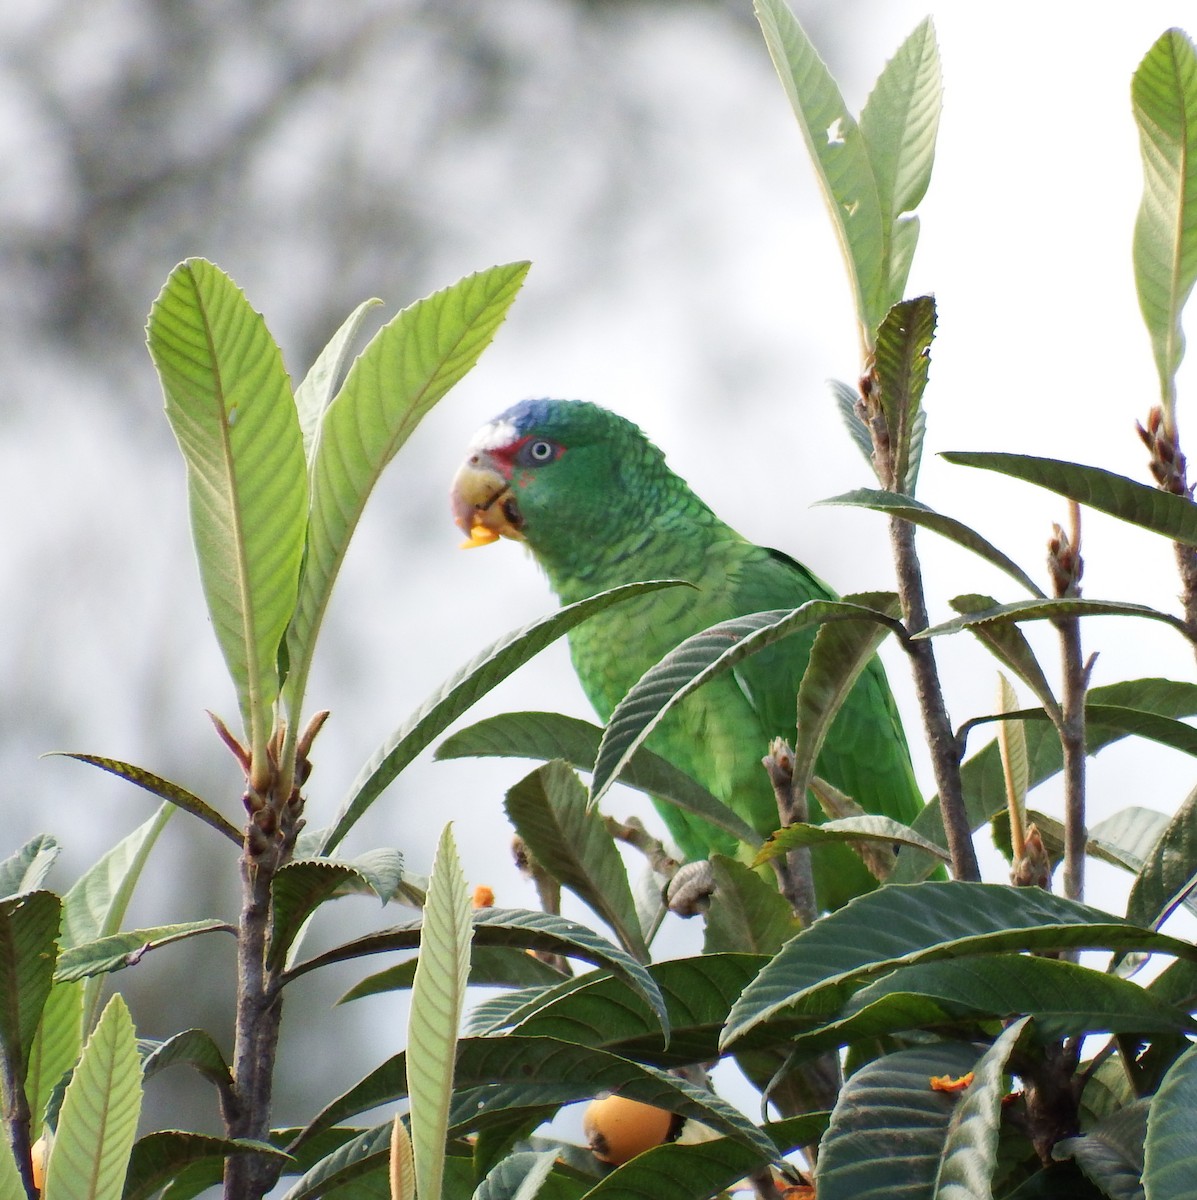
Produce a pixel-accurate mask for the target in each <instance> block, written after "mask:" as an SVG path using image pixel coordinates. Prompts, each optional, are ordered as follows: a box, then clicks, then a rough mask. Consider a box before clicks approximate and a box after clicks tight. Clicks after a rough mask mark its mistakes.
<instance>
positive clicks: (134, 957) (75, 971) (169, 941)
mask: <svg viewBox="0 0 1197 1200" xmlns="http://www.w3.org/2000/svg"><path fill="white" fill-rule="evenodd" d="M202 933H232V934H235V933H236V930H235V929H234V928H233V926H231V925H229V924H227V923H226V922H225V921H213V920H206V921H181V922H178V923H176V924H174V925H154V926H152V927H151V928H148V929H129V930H126V931H124V932H122V933H113V934H109V935H108V937H102V938H96V940H95V941H94V942H84V943H83V945H81V946H71V947H69V948H67V949H65V950H63V951H62V952H61V953H60V954H59V956H58V966H57V968H56V969H55V971H54V980H55V982H56V983H65V982H69V981H70V980H73V979H87V978H89V977H90V976H98V975H104V974H107V973H108V972H109V971H120V970H123V969H124V968H125V967H132V966H136V964H137V963H139V962H140V961H141V959H142V957H143V956H144V955H145V954H148V953H149V952H150V951H151V950H158V949H160V948H161V947H163V946H170V945H173V943H175V942H181V941H185V940H186V939H187V938H193V937H198V936H199V935H200V934H202Z"/></svg>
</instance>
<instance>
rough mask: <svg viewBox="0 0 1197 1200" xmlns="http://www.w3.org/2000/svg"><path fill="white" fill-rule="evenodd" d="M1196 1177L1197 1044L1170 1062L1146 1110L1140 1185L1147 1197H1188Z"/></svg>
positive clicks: (1162, 1199)
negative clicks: (1145, 1136)
mask: <svg viewBox="0 0 1197 1200" xmlns="http://www.w3.org/2000/svg"><path fill="white" fill-rule="evenodd" d="M1195 1178H1197V1046H1190V1047H1189V1048H1188V1050H1186V1051H1185V1052H1184V1054H1182V1055H1181V1056H1180V1058H1178V1059H1177V1060H1176V1062H1175V1063H1173V1064H1172V1068H1171V1070H1169V1072H1168V1074H1167V1075H1165V1076H1164V1082H1163V1083H1162V1084H1160V1090H1159V1091H1158V1092H1156V1094H1155V1096H1153V1097H1152V1100H1151V1106H1150V1107H1149V1108H1148V1110H1147V1140H1146V1142H1145V1143H1144V1146H1143V1187H1144V1190H1145V1191H1146V1193H1147V1196H1148V1198H1149V1200H1188V1198H1189V1197H1191V1196H1192V1194H1193V1180H1194V1179H1195Z"/></svg>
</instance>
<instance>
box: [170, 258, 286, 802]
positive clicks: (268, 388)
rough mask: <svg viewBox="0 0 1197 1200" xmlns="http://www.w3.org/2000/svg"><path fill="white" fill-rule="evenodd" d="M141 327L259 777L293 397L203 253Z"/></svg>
mask: <svg viewBox="0 0 1197 1200" xmlns="http://www.w3.org/2000/svg"><path fill="white" fill-rule="evenodd" d="M148 335H149V348H150V355H151V357H152V358H153V360H154V365H155V367H156V368H157V370H158V375H159V377H160V379H161V381H162V390H163V392H164V394H165V397H166V415H167V418H168V419H169V421H170V424H171V428H172V429H173V430H174V434H175V437H176V438H177V439H178V442H179V449H180V450H181V451H182V452H183V457H184V459H185V460H186V463H187V479H188V497H189V501H190V507H191V527H192V536H193V538H194V541H195V549H196V554H197V556H198V558H199V568H200V580H201V582H202V584H203V588H204V596H205V598H206V600H207V602H208V612H209V614H210V615H211V617H212V625H213V628H214V630H215V632H216V638H217V641H218V642H219V643H220V648H221V652H222V653H223V654H224V658H225V662H226V664H227V665H228V668H229V674H230V675H231V677H232V680H233V684H234V686H235V687H236V689H237V698H238V701H239V703H240V706H241V716H242V719H243V720H244V722H245V729H246V731H247V734H248V736H249V741H250V746H251V749H252V754H253V760H254V762H255V763H256V764H260V765H259V766H258V767H257V768H256V770H257V771H260V772H261V773H262V776H261V779H263V780H264V778H265V774H264V773H265V771H266V769H267V761H266V741H267V738H268V737H269V736H270V730H271V727H272V725H273V721H274V717H273V705H274V702H275V700H276V699H277V697H278V689H279V678H278V650H279V645H280V643H281V642H282V639H283V634H284V633H285V631H286V629H287V623H288V622H289V621H290V620H291V615H292V613H293V612H294V611H295V601H296V595H297V590H298V586H299V565H300V559H301V556H302V555H303V549H304V546H303V542H304V528H305V525H306V521H307V507H308V483H307V470H306V466H305V463H304V457H303V441H302V438H301V435H300V432H299V421H298V418H297V416H296V412H295V401H294V399H293V397H292V395H291V386H290V382H289V380H288V378H287V372H286V369H285V368H284V367H283V360H282V355H281V354H280V353H279V348H278V345H277V344H276V343H275V341H274V339H273V338H272V337H271V336H270V331H269V330H268V329H267V328H266V325H265V322H264V321H263V320H262V318H261V316H260V315H259V314H258V313H256V312H254V310H253V309H252V308H251V307H250V306H249V302H248V301H247V300H246V298H245V296H244V294H243V293H242V292H241V291H240V289H239V288H238V287H237V286H236V285H235V284H234V283H233V281H232V280H231V279H229V277H228V276H227V275H225V274H224V273H223V272H221V271H220V270H218V269H217V268H216V267H214V266H213V265H212V264H211V263H209V262H205V261H204V260H203V259H200V258H191V259H188V260H187V261H186V262H183V263H180V264H179V266H177V267H176V268H175V269H174V271H172V272H171V274H170V277H169V278H168V279H167V281H166V284H165V286H164V287H163V289H162V292H161V293H160V295H159V296H158V299H157V300H156V301H155V302H154V306H153V308H152V309H151V310H150V319H149V325H148ZM255 779H256V776H255ZM257 782H259V783H260V782H261V780H257Z"/></svg>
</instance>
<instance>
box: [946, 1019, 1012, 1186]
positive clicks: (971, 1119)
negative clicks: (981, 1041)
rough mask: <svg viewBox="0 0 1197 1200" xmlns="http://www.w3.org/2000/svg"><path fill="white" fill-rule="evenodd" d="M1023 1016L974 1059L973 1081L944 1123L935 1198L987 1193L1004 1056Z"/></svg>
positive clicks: (993, 1164)
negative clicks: (945, 1126) (948, 1119)
mask: <svg viewBox="0 0 1197 1200" xmlns="http://www.w3.org/2000/svg"><path fill="white" fill-rule="evenodd" d="M1027 1020H1028V1018H1026V1017H1023V1018H1022V1019H1021V1020H1019V1021H1015V1022H1014V1023H1013V1024H1012V1025H1010V1026H1009V1027H1007V1028H1006V1029H1005V1030H1004V1031H1003V1032H1002V1034H1001V1036H1000V1037H999V1038H998V1039H997V1040H996V1041H995V1042H994V1043H993V1045H992V1046H990V1047H989V1049H988V1050H986V1051H985V1053H984V1054H982V1055H981V1057H980V1058H979V1059H978V1060H977V1065H976V1066H975V1067H974V1068H973V1081H972V1083H970V1084H969V1086H968V1087H967V1088H966V1089H965V1091H964V1093H963V1095H962V1096H961V1097H960V1102H959V1104H957V1105H956V1110H955V1112H953V1113H952V1119H951V1121H949V1122H948V1130H947V1137H946V1138H945V1139H944V1145H943V1150H942V1151H941V1154H940V1164H939V1173H938V1175H937V1177H936V1180H935V1191H934V1193H933V1195H934V1196H935V1200H978V1198H979V1197H981V1196H985V1195H987V1194H989V1195H992V1183H993V1175H994V1170H995V1168H996V1166H997V1154H998V1127H999V1125H1000V1124H1001V1119H1002V1097H1003V1096H1004V1095H1005V1094H1006V1091H1007V1089H1006V1086H1005V1083H1004V1080H1003V1076H1004V1074H1005V1070H1006V1060H1007V1059H1008V1058H1009V1057H1010V1055H1011V1053H1013V1051H1014V1047H1015V1045H1016V1044H1017V1042H1018V1039H1019V1038H1020V1037H1021V1036H1022V1033H1023V1030H1024V1029H1025V1028H1026V1025H1027Z"/></svg>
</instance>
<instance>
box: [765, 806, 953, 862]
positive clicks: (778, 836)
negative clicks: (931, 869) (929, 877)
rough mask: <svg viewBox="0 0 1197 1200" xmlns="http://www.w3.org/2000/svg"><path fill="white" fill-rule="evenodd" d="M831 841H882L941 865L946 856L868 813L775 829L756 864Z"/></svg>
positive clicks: (897, 824)
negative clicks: (910, 848)
mask: <svg viewBox="0 0 1197 1200" xmlns="http://www.w3.org/2000/svg"><path fill="white" fill-rule="evenodd" d="M832 842H847V843H849V844H852V843H854V842H882V843H884V844H886V845H890V846H913V847H915V848H916V849H919V850H922V851H923V852H924V853H926V854H931V855H934V857H936V858H938V859H939V860H940V861H941V862H948V861H949V860H950V857H951V856H950V855H949V854H948V853H947V851H946V850H944V849H943V847H942V846H937V845H936V844H935V843H934V842H929V841H928V840H927V839H926V838H922V837H919V835H918V834H917V833H915V832H914V831H913V830H912V829H911V828H910V826H909V825H903V824H902V823H901V821H895V820H894V819H893V818H892V817H879V816H875V815H874V814H872V813H869V814H867V815H865V816H863V817H842V818H840V819H839V820H836V821H825V822H824V823H823V824H822V825H810V824H807V823H805V822H799V823H798V824H795V825H787V826H786V827H785V828H784V829H779V830H778V831H777V832H776V833H775V834H773V835H772V836H771V837H769V838H768V839H767V840H766V842H765V844H764V845H763V846H762V847H761V849H760V852H759V853H758V854H757V857H756V861H757V863H758V864H759V863H763V862H767V861H768V860H769V859H773V858H776V857H777V856H778V855H780V854H784V853H786V852H787V851H789V850H794V849H796V848H797V847H799V846H824V845H828V844H830V843H832Z"/></svg>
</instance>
